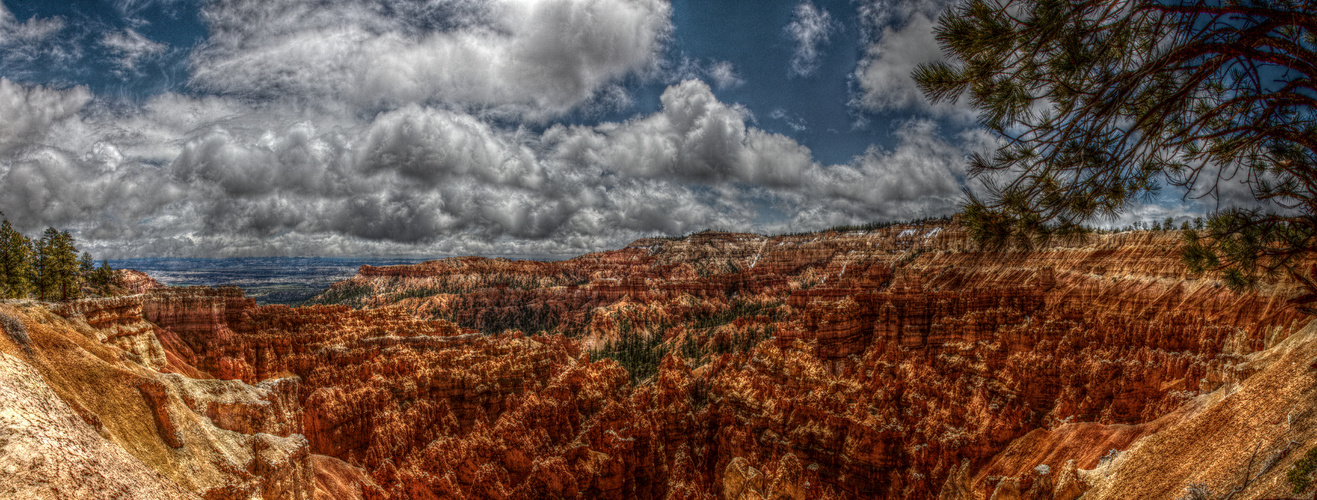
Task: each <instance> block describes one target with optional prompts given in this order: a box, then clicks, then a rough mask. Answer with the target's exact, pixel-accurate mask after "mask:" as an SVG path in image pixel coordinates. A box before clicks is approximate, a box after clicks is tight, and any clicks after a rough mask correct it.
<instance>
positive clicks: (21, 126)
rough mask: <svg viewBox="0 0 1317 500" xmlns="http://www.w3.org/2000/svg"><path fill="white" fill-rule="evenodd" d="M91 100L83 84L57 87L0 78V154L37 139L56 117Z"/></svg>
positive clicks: (76, 110)
mask: <svg viewBox="0 0 1317 500" xmlns="http://www.w3.org/2000/svg"><path fill="white" fill-rule="evenodd" d="M90 100H91V92H89V91H87V88H86V87H75V88H74V89H72V90H67V91H61V90H56V89H51V88H48V87H40V86H37V87H24V86H22V85H19V84H17V83H14V82H11V81H9V79H7V78H0V116H3V117H4V119H3V120H0V155H6V154H9V153H12V152H14V151H15V150H17V149H20V148H23V147H26V146H29V145H31V144H32V143H34V142H38V141H40V139H41V138H42V137H44V136H45V134H46V132H47V131H48V130H49V129H50V127H51V125H53V124H55V123H56V122H58V121H61V120H64V119H67V118H69V117H71V116H73V115H75V114H76V113H77V112H78V111H80V110H81V109H82V107H83V106H85V105H86V104H87V102H88V101H90Z"/></svg>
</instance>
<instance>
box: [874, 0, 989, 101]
mask: <svg viewBox="0 0 1317 500" xmlns="http://www.w3.org/2000/svg"><path fill="white" fill-rule="evenodd" d="M948 5H949V2H947V1H944V0H894V1H893V0H879V1H875V2H870V3H868V4H865V5H862V6H861V7H860V17H861V19H862V25H863V27H864V30H863V31H864V34H863V38H864V41H865V45H866V47H865V51H864V56H863V57H862V58H861V59H860V62H859V63H858V64H857V65H856V69H855V82H856V83H857V84H858V87H859V88H858V92H857V94H856V95H855V96H854V98H853V99H852V103H851V104H852V105H853V106H856V107H858V108H860V109H864V110H867V111H876V112H898V111H917V112H921V113H929V114H932V115H933V116H938V117H942V118H951V119H955V120H958V121H960V122H962V123H968V122H970V121H972V120H973V118H974V111H973V110H972V109H971V108H970V106H969V104H968V100H966V99H961V100H959V101H958V102H956V103H946V102H943V103H938V104H937V105H930V104H929V103H928V101H926V100H925V99H924V96H923V94H922V93H921V92H920V91H919V87H918V86H916V85H915V81H914V79H913V78H911V77H910V75H911V73H912V72H914V70H915V67H916V66H918V65H920V64H923V63H928V62H933V61H938V60H942V59H943V56H942V50H941V47H940V45H939V44H938V41H937V39H936V38H935V37H934V34H933V29H934V28H935V27H936V25H937V18H938V15H939V14H940V13H941V12H942V11H943V10H944V9H945V8H946V7H947V6H948Z"/></svg>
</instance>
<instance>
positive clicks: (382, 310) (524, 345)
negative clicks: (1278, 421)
mask: <svg viewBox="0 0 1317 500" xmlns="http://www.w3.org/2000/svg"><path fill="white" fill-rule="evenodd" d="M1178 244H1179V243H1178V234H1177V233H1172V232H1166V233H1161V232H1154V233H1149V232H1140V233H1123V234H1115V235H1098V236H1095V237H1093V238H1092V239H1090V240H1089V241H1087V242H1083V243H1076V244H1070V245H1054V246H1050V247H1046V248H1041V249H1038V250H1035V251H1031V252H996V253H984V252H980V251H978V250H976V249H975V248H974V246H973V245H972V244H970V242H969V240H968V238H967V237H966V235H965V234H964V232H963V230H961V229H960V228H959V227H957V226H956V225H955V224H954V223H952V222H943V223H940V225H934V224H929V225H923V226H894V227H891V228H887V229H882V230H877V231H871V232H853V233H844V234H840V233H823V234H809V235H796V236H781V237H763V236H756V235H747V234H725V233H702V234H698V235H694V236H690V237H687V238H683V239H645V240H639V241H637V242H635V243H633V244H632V245H630V246H628V247H627V248H624V249H621V250H617V251H611V252H601V253H595V254H588V255H584V256H581V257H578V258H575V259H571V260H567V261H562V262H530V261H509V260H504V259H479V258H461V259H446V260H441V261H433V262H427V263H424V264H419V265H414V266H393V267H379V268H377V267H370V266H364V267H363V268H362V269H361V271H360V273H359V274H358V276H356V277H354V278H353V279H351V280H348V281H344V282H340V283H338V284H336V285H335V286H334V287H333V288H332V289H331V290H329V291H327V292H326V293H325V294H322V295H321V296H320V297H319V298H318V300H319V301H320V302H322V303H326V304H338V305H321V306H313V307H304V308H290V307H286V306H259V307H258V306H256V304H255V303H254V301H252V300H251V299H248V298H246V297H244V296H243V294H242V292H241V291H240V290H238V289H211V288H155V289H150V290H147V291H146V292H145V293H144V294H143V295H139V296H134V297H128V298H124V299H115V300H120V301H119V302H112V301H108V300H107V299H101V302H86V303H71V304H69V305H65V306H61V307H62V309H60V311H59V313H60V314H61V315H62V316H64V317H67V318H71V320H72V319H74V318H76V319H78V320H81V321H85V323H86V324H87V325H88V328H91V329H93V330H95V332H96V333H95V335H96V338H97V339H98V341H99V342H100V343H101V345H106V346H114V348H115V349H119V350H121V351H123V352H124V353H126V354H124V356H126V357H130V358H131V357H132V356H135V358H132V359H133V360H134V361H133V362H134V363H136V364H137V365H140V366H143V367H144V368H142V369H144V370H151V371H153V373H156V375H152V376H150V377H147V379H149V381H147V382H134V384H135V385H129V387H132V388H133V390H135V391H137V394H138V395H137V398H138V399H137V401H140V403H137V404H138V406H139V407H140V409H141V411H142V417H141V418H143V419H145V420H144V422H147V423H148V424H149V425H144V426H143V428H145V429H149V430H150V431H151V436H153V437H152V438H151V439H153V440H156V441H159V442H160V443H161V445H160V446H161V447H162V448H170V449H181V450H188V449H190V448H189V447H191V446H193V443H192V441H193V440H196V439H200V438H197V437H194V436H197V434H195V433H194V432H193V431H191V430H190V429H192V427H190V426H191V425H192V424H191V423H190V422H192V420H189V419H203V418H204V419H205V422H207V425H210V426H213V427H214V428H215V429H219V430H220V431H223V432H229V433H233V434H234V435H238V436H269V437H270V438H271V439H283V440H284V441H278V442H277V443H276V444H277V446H275V445H268V446H274V448H270V449H276V448H277V449H278V450H281V451H280V452H279V453H278V454H276V455H277V456H275V455H270V458H268V459H264V461H260V460H255V459H253V460H254V461H252V462H251V465H250V466H249V467H248V469H249V471H248V472H246V474H248V475H250V476H252V477H257V478H262V479H260V480H259V481H257V480H254V479H253V480H251V481H256V482H254V483H250V484H248V486H244V487H246V488H247V489H246V490H242V491H256V490H257V489H260V491H268V492H270V493H269V496H267V497H280V496H283V497H289V496H290V495H291V496H298V495H301V496H307V495H312V496H317V497H341V498H373V499H378V498H426V499H429V498H500V499H502V498H516V499H533V498H674V499H713V498H740V499H751V498H765V499H768V498H771V499H803V498H939V497H945V498H967V499H968V498H987V497H989V496H990V495H992V494H994V492H996V493H999V494H1000V495H1010V494H1013V495H1016V496H1017V497H1022V498H1024V497H1027V498H1067V499H1071V498H1075V497H1077V496H1078V494H1082V493H1083V492H1084V491H1086V489H1087V488H1088V487H1089V486H1088V484H1087V483H1085V482H1084V481H1085V480H1084V479H1083V478H1084V477H1086V476H1084V472H1085V471H1082V470H1080V469H1090V468H1093V467H1095V466H1097V465H1098V461H1099V459H1100V458H1101V457H1104V456H1107V455H1108V452H1109V451H1110V450H1111V449H1125V448H1128V447H1129V446H1130V445H1131V443H1133V442H1134V441H1135V440H1136V439H1139V438H1140V437H1143V436H1148V435H1151V434H1153V433H1155V432H1157V431H1158V430H1159V429H1162V428H1164V427H1165V426H1167V425H1169V424H1167V423H1166V422H1167V420H1166V419H1167V418H1171V417H1167V415H1171V414H1173V413H1174V412H1176V411H1177V409H1181V408H1183V407H1184V405H1185V404H1186V402H1188V401H1190V400H1191V399H1193V398H1194V397H1196V396H1198V395H1200V394H1204V393H1206V392H1209V391H1212V390H1215V389H1217V388H1218V387H1221V386H1223V385H1228V384H1233V383H1237V382H1238V381H1239V380H1242V379H1245V378H1247V377H1248V376H1250V374H1251V373H1253V371H1256V370H1258V369H1259V368H1253V365H1250V364H1248V363H1245V362H1244V360H1245V358H1246V356H1248V355H1249V354H1250V353H1252V352H1255V351H1258V350H1261V349H1264V348H1268V347H1271V346H1273V345H1276V344H1277V343H1279V342H1281V341H1282V340H1284V339H1285V338H1286V337H1288V336H1289V335H1290V334H1292V333H1293V332H1295V331H1297V330H1298V329H1299V328H1300V327H1301V324H1302V323H1303V322H1304V321H1306V320H1305V319H1304V318H1303V317H1302V316H1300V315H1299V314H1298V313H1297V312H1295V311H1294V310H1292V309H1288V308H1286V307H1285V299H1287V298H1288V294H1289V291H1290V285H1289V284H1287V283H1284V282H1281V283H1273V284H1267V285H1266V286H1264V287H1263V288H1262V289H1260V290H1259V291H1255V292H1249V293H1246V294H1236V293H1234V292H1230V291H1228V290H1226V289H1225V288H1223V287H1221V286H1219V284H1218V283H1216V282H1214V281H1212V280H1210V279H1205V278H1201V277H1195V276H1191V275H1189V274H1188V273H1187V272H1186V271H1185V270H1184V269H1183V268H1182V266H1181V265H1180V263H1179V254H1178V251H1177V245H1178ZM79 304H82V305H79ZM348 306H354V307H356V308H355V309H354V308H350V307H348ZM116 339H120V340H116ZM15 352H17V351H15ZM129 354H131V355H132V356H129ZM137 365H135V366H137ZM165 373H167V374H165ZM162 374H165V375H162ZM134 380H136V379H134ZM70 406H72V407H74V409H75V411H77V408H79V407H80V406H77V405H74V404H70ZM102 406H103V405H102ZM81 407H83V408H84V410H82V411H78V413H79V415H80V416H83V414H84V413H85V414H87V415H85V416H83V420H84V421H87V422H91V421H93V420H95V418H94V417H96V416H97V415H98V414H99V413H98V411H97V410H96V408H99V407H100V406H98V405H97V404H90V403H88V404H85V405H82V406H81ZM180 412H182V413H180ZM180 415H185V416H186V415H193V416H188V417H187V418H182V417H180ZM1159 418H1160V419H1161V420H1158V419H1159ZM114 422H115V421H114V420H111V421H109V423H107V424H106V427H107V428H110V427H113V426H114V425H116V424H114ZM1155 422H1161V423H1155ZM107 432H108V431H107ZM217 432H219V431H217ZM243 439H245V440H244V441H242V443H243V445H242V446H244V447H245V448H243V449H246V450H252V451H251V452H250V453H252V454H253V456H254V457H264V456H266V455H268V453H266V452H265V450H266V448H263V446H267V444H263V443H266V441H263V440H262V439H264V438H262V439H255V440H253V439H249V438H243ZM299 440H304V441H299ZM297 443H304V447H303V448H299V447H298V446H297ZM162 453H174V452H169V451H167V450H166V451H163V452H162ZM280 463H290V464H297V466H296V467H293V468H292V469H291V470H293V471H294V472H290V473H289V474H280V473H279V472H278V471H279V470H280V469H279V467H278V464H280ZM252 471H254V472H252ZM244 477H245V476H244ZM297 481H304V482H305V484H303V485H301V486H300V487H296V488H294V487H291V486H289V485H290V484H294V483H297ZM244 484H247V483H244ZM236 487H237V486H235V488H236ZM214 491H216V493H214V494H215V495H219V491H220V490H214ZM226 491H227V490H226ZM235 491H236V490H235ZM293 491H296V492H298V493H296V494H292V493H282V492H293ZM197 493H198V494H205V492H204V491H198V492H197ZM235 495H236V494H235ZM238 496H241V495H238Z"/></svg>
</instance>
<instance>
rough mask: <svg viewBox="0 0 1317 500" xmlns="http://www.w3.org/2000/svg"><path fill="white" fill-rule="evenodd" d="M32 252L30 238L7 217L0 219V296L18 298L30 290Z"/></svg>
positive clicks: (24, 295)
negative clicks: (15, 227) (20, 231)
mask: <svg viewBox="0 0 1317 500" xmlns="http://www.w3.org/2000/svg"><path fill="white" fill-rule="evenodd" d="M0 215H3V214H0ZM32 253H33V248H32V240H30V239H28V238H27V237H26V236H23V234H22V233H19V232H18V231H17V230H15V229H14V227H13V226H12V225H10V224H9V220H8V219H4V220H3V221H0V298H7V299H18V298H23V297H27V295H28V293H30V292H31V290H32V284H31V281H30V278H31V275H32Z"/></svg>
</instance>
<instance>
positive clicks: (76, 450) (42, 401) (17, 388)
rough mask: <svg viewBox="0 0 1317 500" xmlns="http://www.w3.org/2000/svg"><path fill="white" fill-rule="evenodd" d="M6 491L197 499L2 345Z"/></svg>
mask: <svg viewBox="0 0 1317 500" xmlns="http://www.w3.org/2000/svg"><path fill="white" fill-rule="evenodd" d="M0 401H3V403H0V497H3V498H25V499H29V498H30V499H45V498H52V499H53V498H104V499H147V498H150V499H162V500H163V499H175V498H178V499H191V498H199V497H198V496H197V495H195V494H193V493H191V492H189V491H187V490H185V489H183V488H181V487H179V486H178V485H177V484H175V483H174V482H173V481H170V480H168V479H166V478H165V477H164V476H161V475H160V474H159V473H157V472H156V471H154V470H152V469H151V468H150V467H148V466H147V465H146V464H144V463H142V461H141V460H138V459H137V458H136V457H134V456H132V455H130V454H128V452H126V451H124V449H123V448H120V447H119V446H118V445H116V444H114V443H111V442H110V441H109V440H107V439H105V438H104V437H101V435H100V434H97V433H96V431H95V430H94V429H92V427H91V426H89V425H87V424H86V423H85V422H83V421H82V419H80V418H78V415H77V414H76V413H75V412H74V411H73V409H72V408H70V407H69V405H68V404H67V403H65V402H64V401H63V400H62V399H60V398H59V396H57V395H56V394H55V391H54V390H52V389H51V388H50V386H48V385H46V382H45V380H43V379H42V377H41V374H40V373H38V372H37V370H36V369H34V368H32V366H31V365H28V364H27V363H24V362H23V361H22V360H20V359H18V358H16V357H13V356H10V355H8V354H4V353H0Z"/></svg>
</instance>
